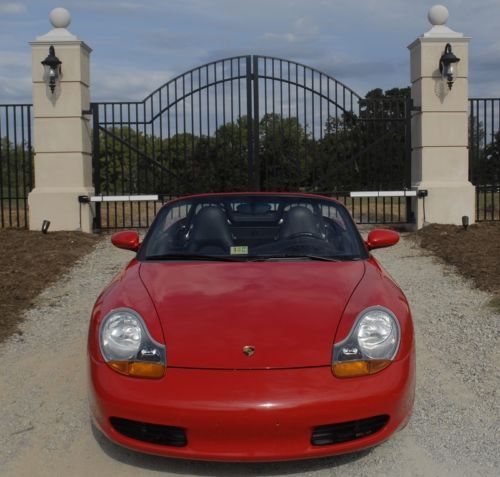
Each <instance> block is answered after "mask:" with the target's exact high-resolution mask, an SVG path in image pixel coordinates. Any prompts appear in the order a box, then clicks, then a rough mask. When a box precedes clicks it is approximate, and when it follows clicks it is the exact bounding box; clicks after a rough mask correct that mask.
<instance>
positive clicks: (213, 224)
mask: <svg viewBox="0 0 500 477" xmlns="http://www.w3.org/2000/svg"><path fill="white" fill-rule="evenodd" d="M233 243H234V242H233V238H232V237H231V232H230V230H229V226H228V224H227V217H226V214H225V213H224V211H223V210H222V209H220V208H219V207H217V206H207V207H203V209H201V210H200V211H199V212H198V213H197V214H196V216H195V217H194V218H193V221H192V225H191V228H190V232H189V241H188V247H187V248H188V250H189V251H190V252H193V253H198V252H203V253H206V254H227V253H229V249H230V247H231V246H232V245H233Z"/></svg>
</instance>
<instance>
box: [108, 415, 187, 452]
mask: <svg viewBox="0 0 500 477" xmlns="http://www.w3.org/2000/svg"><path fill="white" fill-rule="evenodd" d="M109 420H110V422H111V425H112V426H113V427H114V428H115V430H116V431H118V432H119V433H120V434H123V435H124V436H126V437H130V438H131V439H136V440H138V441H143V442H149V443H151V444H158V445H162V446H172V447H184V446H186V445H187V439H186V432H185V431H184V429H182V428H180V427H173V426H160V425H158V424H148V423H146V422H137V421H130V420H129V419H122V418H120V417H111V418H110V419H109Z"/></svg>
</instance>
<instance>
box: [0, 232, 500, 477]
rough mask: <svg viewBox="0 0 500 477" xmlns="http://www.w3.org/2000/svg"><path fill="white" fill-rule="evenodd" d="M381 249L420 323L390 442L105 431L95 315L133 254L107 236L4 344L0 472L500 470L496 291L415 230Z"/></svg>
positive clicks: (458, 472) (393, 473) (438, 472)
mask: <svg viewBox="0 0 500 477" xmlns="http://www.w3.org/2000/svg"><path fill="white" fill-rule="evenodd" d="M376 255H377V257H378V258H379V259H380V260H381V262H382V263H383V265H384V266H385V267H386V269H387V270H388V271H389V272H390V273H391V275H392V276H393V277H394V278H395V279H396V280H397V281H398V282H399V284H400V285H401V287H402V288H403V290H405V292H406V294H407V296H408V298H409V300H410V303H411V305H412V310H413V314H414V319H415V326H416V334H417V371H418V381H417V399H416V404H415V410H414V415H413V417H412V420H411V421H410V424H409V425H408V427H407V428H406V429H404V430H403V431H401V432H399V433H398V434H396V435H395V436H394V437H393V438H392V439H391V440H389V441H388V442H386V443H384V444H382V445H380V446H379V447H377V448H375V449H372V450H371V451H366V452H362V453H358V454H353V455H348V456H340V457H337V458H327V459H320V460H312V461H301V462H291V463H273V464H251V465H248V464H245V465H244V464H217V463H204V462H191V461H176V460H171V459H163V458H157V457H151V456H144V455H140V454H136V453H133V452H131V451H128V450H125V449H122V448H120V447H118V446H116V445H114V444H112V443H110V442H108V441H107V440H106V439H105V438H104V437H102V436H101V435H100V434H99V433H98V432H97V431H94V430H93V429H92V428H91V425H90V422H89V417H88V412H87V401H86V399H87V397H86V372H87V370H86V356H85V342H86V333H87V323H88V319H89V313H90V310H91V307H92V304H93V301H94V300H95V298H96V296H97V294H98V293H99V291H100V290H101V289H102V288H103V286H104V285H105V284H106V283H107V282H108V281H109V280H110V279H111V278H112V276H113V275H114V274H115V273H116V272H118V271H119V270H120V268H121V267H122V266H123V265H124V264H125V263H126V261H127V260H128V259H129V258H130V257H131V254H129V253H127V252H124V251H120V250H118V249H115V248H113V247H112V246H111V245H110V244H109V241H106V242H102V243H100V244H99V245H98V247H97V249H96V250H95V251H94V252H93V253H92V254H91V255H89V256H88V257H87V258H86V259H85V261H84V263H80V264H78V265H77V266H76V267H75V268H74V269H73V270H72V271H71V273H70V274H69V275H67V276H65V277H64V278H63V279H62V280H61V281H60V282H59V283H57V284H56V285H55V286H53V287H51V288H49V289H47V290H46V291H45V292H44V293H43V294H42V295H41V296H40V297H39V298H38V299H37V303H36V306H35V307H34V308H33V309H32V310H30V311H29V312H28V313H27V318H26V321H25V323H24V325H22V330H23V335H22V337H17V338H15V339H11V341H9V342H7V343H4V344H3V345H0V363H1V380H0V402H1V406H0V407H1V409H0V475H2V476H15V477H22V476H30V477H31V476H63V475H64V476H75V477H79V476H85V477H87V476H115V475H116V476H123V477H125V476H134V477H136V476H142V475H159V474H162V475H191V474H193V475H210V476H238V475H244V476H257V475H258V476H264V475H273V476H278V475H287V474H288V475H307V476H337V475H339V476H346V475H348V476H361V475H367V476H368V475H369V476H371V475H373V476H406V475H408V476H427V475H431V476H473V475H481V476H490V475H491V476H493V475H499V474H498V472H499V470H498V469H499V468H500V452H499V445H498V443H499V442H500V435H499V430H500V422H499V415H500V410H499V398H498V389H497V388H498V385H499V382H500V380H499V372H498V369H499V367H498V363H499V362H500V356H499V354H500V353H499V346H498V318H499V315H498V313H496V314H495V313H494V312H493V311H492V310H491V309H489V308H488V306H487V302H488V300H489V298H490V297H489V296H488V295H487V294H485V293H482V292H479V291H477V290H472V289H471V287H470V285H469V284H468V283H467V282H465V281H464V280H462V279H461V278H460V277H458V276H457V275H456V274H455V273H454V272H453V271H452V270H451V269H449V268H447V267H445V266H443V265H441V264H438V263H436V262H435V260H434V259H433V258H431V257H429V256H425V255H424V253H423V252H422V251H421V250H420V249H419V248H418V247H416V246H415V245H414V244H413V243H412V242H411V240H409V239H407V238H406V239H403V240H402V242H401V243H400V244H399V245H398V246H396V247H393V248H391V249H387V250H380V251H378V252H376Z"/></svg>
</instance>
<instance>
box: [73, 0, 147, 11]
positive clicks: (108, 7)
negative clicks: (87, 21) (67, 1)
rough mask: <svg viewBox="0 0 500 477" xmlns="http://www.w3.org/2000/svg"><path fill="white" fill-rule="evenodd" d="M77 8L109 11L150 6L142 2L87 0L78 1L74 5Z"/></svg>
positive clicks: (142, 8)
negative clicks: (96, 0)
mask: <svg viewBox="0 0 500 477" xmlns="http://www.w3.org/2000/svg"><path fill="white" fill-rule="evenodd" d="M72 8H75V9H77V10H95V11H109V12H117V11H118V12H120V11H126V12H130V11H136V10H144V9H147V8H148V5H147V4H144V3H141V2H133V1H131V2H121V1H104V0H101V1H98V2H95V1H85V2H78V3H76V4H75V5H73V6H72Z"/></svg>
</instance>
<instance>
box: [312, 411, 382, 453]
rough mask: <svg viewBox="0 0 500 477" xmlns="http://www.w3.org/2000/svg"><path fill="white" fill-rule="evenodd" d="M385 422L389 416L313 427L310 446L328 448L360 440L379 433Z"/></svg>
mask: <svg viewBox="0 0 500 477" xmlns="http://www.w3.org/2000/svg"><path fill="white" fill-rule="evenodd" d="M387 421H389V416H387V415H382V416H374V417H369V418H367V419H360V420H358V421H349V422H341V423H339V424H329V425H326V426H319V427H315V428H314V429H313V433H312V436H311V444H312V445H313V446H328V445H332V444H340V443H341V442H348V441H353V440H355V439H360V438H361V437H366V436H369V435H371V434H374V433H375V432H378V431H380V429H382V428H383V427H384V426H385V425H386V424H387Z"/></svg>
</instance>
